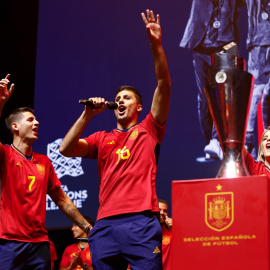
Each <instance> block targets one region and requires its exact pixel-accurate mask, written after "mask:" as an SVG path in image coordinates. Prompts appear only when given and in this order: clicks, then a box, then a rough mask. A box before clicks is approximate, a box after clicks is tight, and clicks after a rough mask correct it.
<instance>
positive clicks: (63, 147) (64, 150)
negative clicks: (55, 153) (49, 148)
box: [59, 144, 71, 157]
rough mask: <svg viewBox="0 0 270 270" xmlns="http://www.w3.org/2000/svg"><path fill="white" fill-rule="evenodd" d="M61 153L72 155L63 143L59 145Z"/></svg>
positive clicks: (67, 155) (66, 155)
mask: <svg viewBox="0 0 270 270" xmlns="http://www.w3.org/2000/svg"><path fill="white" fill-rule="evenodd" d="M59 153H60V154H61V155H63V156H65V157H71V155H70V153H69V151H68V150H67V148H66V147H65V146H64V145H63V144H61V145H60V147H59Z"/></svg>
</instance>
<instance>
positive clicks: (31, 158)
mask: <svg viewBox="0 0 270 270" xmlns="http://www.w3.org/2000/svg"><path fill="white" fill-rule="evenodd" d="M11 147H12V148H13V149H14V150H15V151H16V152H17V153H18V154H20V155H21V156H22V157H23V158H25V159H27V160H33V154H32V155H31V156H26V155H24V154H23V153H22V152H21V151H20V150H19V149H17V148H16V147H15V146H14V144H11Z"/></svg>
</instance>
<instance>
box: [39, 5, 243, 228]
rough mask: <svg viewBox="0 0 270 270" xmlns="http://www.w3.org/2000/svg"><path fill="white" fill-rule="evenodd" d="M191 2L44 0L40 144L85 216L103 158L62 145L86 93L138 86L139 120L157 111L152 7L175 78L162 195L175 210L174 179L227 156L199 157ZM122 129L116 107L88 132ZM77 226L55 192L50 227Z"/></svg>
mask: <svg viewBox="0 0 270 270" xmlns="http://www.w3.org/2000/svg"><path fill="white" fill-rule="evenodd" d="M191 3H192V1H189V0H188V1H179V0H171V1H163V0H148V1H145V0H137V1H122V0H119V1H108V0H99V1H89V0H81V1H75V0H71V1H65V0H57V1H53V0H40V4H39V22H38V43H37V62H36V82H35V108H34V109H35V114H36V116H37V119H38V121H39V122H40V129H39V140H38V142H37V143H36V144H35V145H34V150H35V151H36V152H39V153H42V154H46V155H48V156H49V158H50V159H51V161H52V163H53V165H54V168H55V171H56V173H57V175H58V177H59V179H60V181H61V183H62V188H63V189H64V191H65V192H66V193H67V194H68V196H69V197H70V198H71V199H72V200H73V202H74V204H75V205H76V206H77V208H78V209H79V211H80V212H81V213H82V214H83V215H88V216H90V217H92V218H93V219H96V215H97V210H98V205H99V204H98V190H99V187H98V185H99V178H98V166H97V161H96V160H89V159H81V158H77V159H66V158H64V157H63V156H61V155H60V154H59V151H58V148H59V145H60V143H61V140H62V139H63V137H64V136H65V134H66V133H67V131H68V130H69V128H70V127H71V126H72V125H73V123H74V122H75V121H76V120H77V118H78V117H79V116H80V114H81V113H82V111H83V110H84V107H83V105H81V104H79V99H88V98H90V97H96V96H98V97H99V96H100V97H104V98H105V99H106V100H108V101H110V100H114V97H115V91H116V89H117V88H118V87H119V86H121V85H132V86H134V87H135V88H137V89H139V91H140V93H141V94H142V97H143V111H142V112H141V115H140V118H139V121H141V120H142V119H144V117H145V116H146V115H147V114H148V112H149V111H150V108H151V101H152V97H153V93H154V90H155V88H156V78H155V73H154V67H153V59H152V54H151V48H150V44H149V40H148V38H147V34H146V30H145V25H144V23H143V21H142V19H141V12H145V10H146V9H152V10H153V11H154V12H155V13H159V14H160V17H161V27H162V44H163V47H164V50H165V53H166V56H167V61H168V65H169V70H170V75H171V81H172V93H171V104H170V111H169V116H168V120H167V127H166V134H165V137H164V140H163V142H162V145H161V151H160V157H159V167H158V174H157V195H158V197H159V198H162V199H165V200H166V201H167V202H168V204H169V208H171V183H172V181H173V180H187V179H202V178H213V177H215V176H216V174H217V171H218V168H219V166H220V161H212V162H198V160H200V159H198V158H200V157H204V156H205V154H204V147H205V144H206V142H205V138H204V136H203V134H202V131H201V128H200V124H199V119H198V109H197V108H198V105H197V94H198V89H197V85H196V80H195V75H194V70H193V64H192V50H190V49H185V48H180V47H179V44H180V41H181V39H182V36H183V33H184V30H185V27H186V24H187V21H188V18H189V13H190V9H191ZM241 20H242V19H241V18H240V24H243V31H242V33H241V38H242V39H243V43H242V47H243V49H242V56H244V57H246V49H245V38H246V34H244V33H245V28H246V25H247V21H246V19H243V23H242V21H241ZM240 51H241V50H240ZM115 127H116V120H115V116H114V113H113V111H110V110H105V111H104V112H103V113H102V114H99V115H97V116H96V117H94V118H93V119H92V121H91V122H90V124H89V125H88V126H87V127H86V129H85V131H84V133H83V135H82V136H88V135H90V134H91V133H93V132H95V131H99V130H107V131H110V130H112V129H114V128H115ZM170 211H171V210H170ZM170 211H169V212H170ZM70 225H71V221H69V220H68V219H67V218H66V217H65V216H64V214H62V213H61V211H60V210H59V209H58V208H57V207H56V205H55V204H54V203H53V202H52V201H51V199H50V197H49V196H48V197H47V219H46V226H47V227H48V228H57V227H66V226H70Z"/></svg>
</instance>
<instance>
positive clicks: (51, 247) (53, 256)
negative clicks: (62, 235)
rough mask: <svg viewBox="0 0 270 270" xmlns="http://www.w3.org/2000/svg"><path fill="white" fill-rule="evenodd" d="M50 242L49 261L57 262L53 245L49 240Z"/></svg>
mask: <svg viewBox="0 0 270 270" xmlns="http://www.w3.org/2000/svg"><path fill="white" fill-rule="evenodd" d="M49 242H50V251H51V261H52V262H53V261H56V260H57V254H56V249H55V244H54V243H53V242H52V241H51V240H49Z"/></svg>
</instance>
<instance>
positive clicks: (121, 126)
mask: <svg viewBox="0 0 270 270" xmlns="http://www.w3.org/2000/svg"><path fill="white" fill-rule="evenodd" d="M136 124H137V119H134V120H133V121H130V122H128V123H119V122H117V128H118V129H120V130H125V129H129V128H130V127H132V126H134V125H136Z"/></svg>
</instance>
